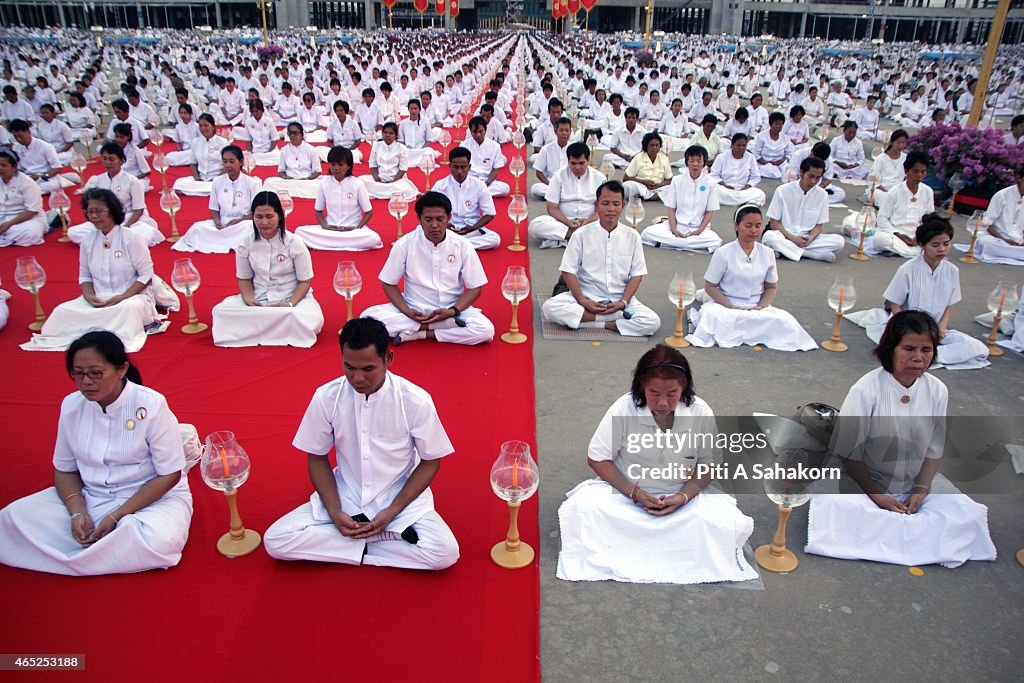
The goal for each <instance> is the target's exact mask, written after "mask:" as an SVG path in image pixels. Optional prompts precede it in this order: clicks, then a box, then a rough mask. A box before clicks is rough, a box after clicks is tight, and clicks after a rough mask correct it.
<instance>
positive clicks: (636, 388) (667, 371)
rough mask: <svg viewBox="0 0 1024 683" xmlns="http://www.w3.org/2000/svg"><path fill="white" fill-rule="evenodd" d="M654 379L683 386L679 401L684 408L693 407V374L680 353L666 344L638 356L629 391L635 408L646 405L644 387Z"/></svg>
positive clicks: (687, 362)
mask: <svg viewBox="0 0 1024 683" xmlns="http://www.w3.org/2000/svg"><path fill="white" fill-rule="evenodd" d="M654 378H658V379H674V380H677V381H679V382H680V383H681V384H682V385H683V390H682V394H681V395H680V397H679V400H680V401H681V402H682V404H683V405H685V406H691V405H693V399H694V398H695V397H696V392H695V388H694V386H693V373H692V372H691V371H690V363H689V361H687V360H686V356H684V355H683V354H682V353H680V352H679V351H677V350H676V349H673V348H672V347H671V346H668V345H666V344H658V345H657V346H655V347H654V348H651V349H649V350H648V351H647V353H645V354H644V355H642V356H640V360H639V361H637V364H636V367H635V368H634V369H633V382H632V384H631V386H630V389H629V392H630V394H631V395H632V397H633V403H634V405H636V407H638V408H643V407H644V406H646V405H647V395H646V394H645V393H644V385H645V384H646V383H647V380H649V379H654Z"/></svg>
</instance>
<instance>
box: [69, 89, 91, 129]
mask: <svg viewBox="0 0 1024 683" xmlns="http://www.w3.org/2000/svg"><path fill="white" fill-rule="evenodd" d="M68 104H69V105H71V106H69V107H68V108H67V109H65V110H64V120H65V121H67V122H68V125H69V126H70V127H71V131H72V132H73V133H74V134H75V135H77V136H78V137H79V139H81V138H82V137H83V136H88V139H89V140H92V138H93V137H94V136H95V135H96V112H94V111H93V110H92V109H90V108H89V105H88V103H87V102H86V101H85V96H84V95H82V94H81V93H77V92H73V93H71V94H70V95H68Z"/></svg>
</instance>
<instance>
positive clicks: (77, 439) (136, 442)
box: [53, 382, 188, 500]
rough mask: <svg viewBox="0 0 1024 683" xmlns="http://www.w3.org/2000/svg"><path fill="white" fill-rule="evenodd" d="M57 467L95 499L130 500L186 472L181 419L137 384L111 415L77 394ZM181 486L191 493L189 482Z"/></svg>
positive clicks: (64, 406) (64, 421)
mask: <svg viewBox="0 0 1024 683" xmlns="http://www.w3.org/2000/svg"><path fill="white" fill-rule="evenodd" d="M53 466H54V468H56V469H57V470H59V471H61V472H77V473H78V475H79V476H80V477H81V478H82V483H83V485H84V488H85V490H86V491H87V492H89V493H98V494H102V495H113V496H116V497H117V498H118V499H119V500H126V499H128V498H130V497H131V496H132V495H134V494H135V493H136V492H137V491H138V490H139V489H141V488H142V487H143V485H145V484H146V482H148V481H150V480H151V479H153V478H154V477H156V476H160V475H167V474H174V473H175V472H181V471H182V470H183V469H184V468H185V452H184V449H183V448H182V445H181V434H180V430H179V429H178V419H177V418H176V417H175V416H174V413H172V412H171V409H170V408H169V407H168V406H167V400H166V399H165V398H164V397H163V396H162V395H161V394H159V393H157V392H155V391H153V390H152V389H149V388H147V387H142V386H139V385H137V384H134V383H132V382H126V384H125V385H124V389H122V390H121V395H120V396H118V397H117V398H116V399H114V401H113V403H111V404H110V405H108V406H107V407H106V409H103V408H101V407H100V405H99V403H97V402H96V401H90V400H88V399H87V398H85V396H83V395H82V393H81V392H77V391H76V392H75V393H73V394H70V395H68V396H67V397H65V398H64V401H63V403H61V407H60V419H59V421H58V423H57V443H56V444H55V445H54V449H53ZM177 485H178V486H185V487H187V486H188V483H187V480H186V479H185V477H182V478H181V481H180V482H179V483H178V484H177Z"/></svg>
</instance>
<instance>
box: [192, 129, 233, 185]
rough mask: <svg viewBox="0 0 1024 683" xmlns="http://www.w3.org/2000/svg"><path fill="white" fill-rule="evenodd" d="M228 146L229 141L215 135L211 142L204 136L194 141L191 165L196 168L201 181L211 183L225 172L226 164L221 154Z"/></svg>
mask: <svg viewBox="0 0 1024 683" xmlns="http://www.w3.org/2000/svg"><path fill="white" fill-rule="evenodd" d="M227 144H228V141H227V140H225V139H224V138H222V137H221V136H219V135H214V136H213V137H211V138H210V139H209V140H207V139H206V138H205V137H203V136H202V135H200V136H199V137H197V138H193V139H192V147H191V148H190V149H189V155H190V158H189V163H190V164H194V165H195V166H196V170H197V171H199V179H200V180H205V181H211V180H213V179H214V178H216V177H217V176H219V175H220V174H221V173H223V172H224V162H223V160H222V159H221V158H220V153H221V150H223V149H224V148H225V147H227Z"/></svg>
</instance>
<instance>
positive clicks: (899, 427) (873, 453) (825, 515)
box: [805, 264, 996, 567]
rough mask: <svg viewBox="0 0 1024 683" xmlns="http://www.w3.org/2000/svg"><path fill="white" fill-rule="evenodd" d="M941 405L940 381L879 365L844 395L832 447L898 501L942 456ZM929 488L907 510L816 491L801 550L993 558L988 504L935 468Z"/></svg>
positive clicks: (950, 562)
mask: <svg viewBox="0 0 1024 683" xmlns="http://www.w3.org/2000/svg"><path fill="white" fill-rule="evenodd" d="M904 265H906V264H904ZM904 397H906V399H907V400H906V401H904V400H903V399H904ZM947 403H948V391H947V389H946V386H945V385H944V384H943V383H942V382H940V381H939V380H938V379H936V378H935V377H933V376H932V375H930V374H928V373H925V374H924V375H922V376H921V377H920V378H919V379H918V380H917V381H916V382H914V384H913V385H911V386H910V387H904V386H903V385H901V384H900V383H899V382H897V381H896V380H895V379H894V378H893V376H892V375H891V374H889V373H888V372H886V371H885V370H884V369H883V368H878V369H876V370H872V371H871V372H869V373H868V374H866V375H864V376H863V377H861V378H860V379H859V380H857V383H856V384H854V385H853V387H851V388H850V391H849V393H848V394H847V395H846V399H845V400H844V401H843V406H842V408H841V409H840V417H839V421H838V423H837V425H836V430H835V433H834V434H833V437H832V447H833V448H834V450H835V453H836V455H838V456H841V457H846V458H851V459H856V460H859V461H862V462H863V464H864V465H865V467H867V469H868V472H869V474H870V475H871V477H872V480H874V481H875V483H876V486H878V487H879V488H880V489H881V490H883V491H884V492H886V493H888V494H889V495H891V496H893V497H895V498H897V499H898V500H900V501H903V502H905V501H906V499H907V498H908V497H909V494H910V493H911V490H912V489H913V486H914V483H915V481H914V480H915V477H916V476H917V474H918V472H920V470H921V466H922V465H923V464H924V461H925V459H926V458H930V459H935V458H941V457H942V450H943V448H944V445H945V422H944V420H945V415H946V407H947ZM861 446H863V447H861ZM894 454H895V455H897V456H898V457H892V456H893V455H894ZM931 487H932V488H931V491H929V493H928V495H927V496H926V497H925V499H924V502H923V503H922V505H921V507H920V509H919V510H918V511H917V512H916V513H914V514H910V515H907V514H901V513H898V512H892V511H889V510H883V509H882V508H880V507H878V506H877V505H876V504H875V503H874V501H872V500H871V499H870V498H869V497H868V496H867V495H866V494H864V493H858V494H816V495H814V496H812V497H811V508H810V512H809V513H808V528H807V546H806V548H805V550H806V551H807V552H809V553H813V554H815V555H825V556H828V557H837V558H840V559H862V560H871V561H874V562H887V563H891V564H899V565H908V566H915V565H924V564H936V563H941V564H943V565H945V566H947V567H957V566H959V565H961V564H963V563H964V562H966V561H967V560H994V559H996V548H995V545H993V543H992V540H991V538H990V537H989V533H988V522H987V517H988V510H987V508H986V507H985V506H984V505H981V504H979V503H976V502H974V501H973V500H971V499H970V498H968V497H967V496H965V495H964V494H962V493H960V492H959V491H958V490H957V489H956V487H954V486H953V485H952V484H951V483H950V482H949V481H948V480H947V479H946V478H945V477H943V476H942V475H941V474H937V475H936V476H935V478H934V480H933V481H932V483H931Z"/></svg>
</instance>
